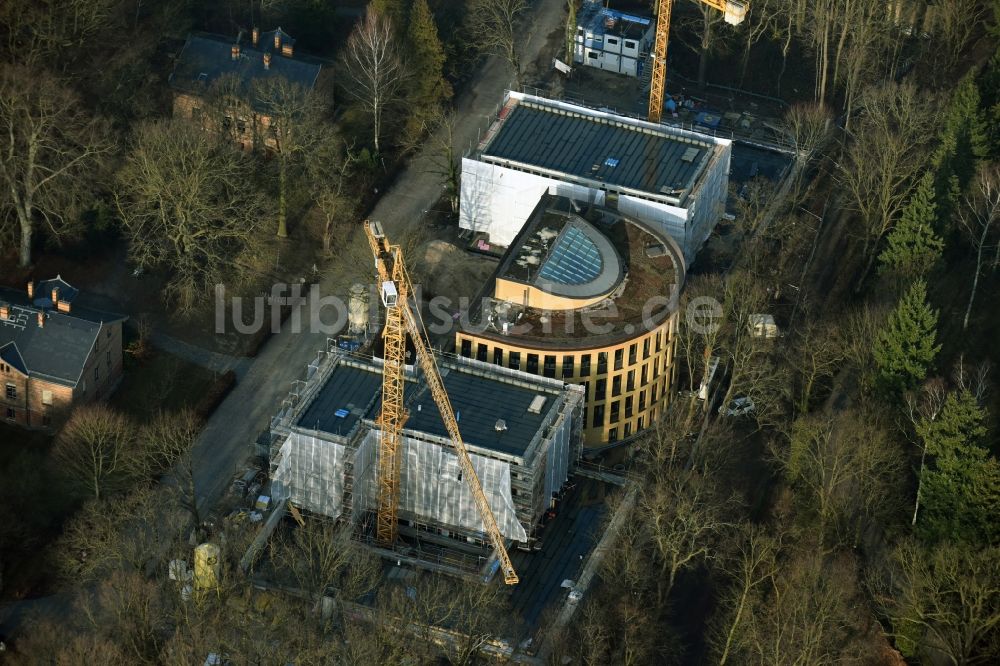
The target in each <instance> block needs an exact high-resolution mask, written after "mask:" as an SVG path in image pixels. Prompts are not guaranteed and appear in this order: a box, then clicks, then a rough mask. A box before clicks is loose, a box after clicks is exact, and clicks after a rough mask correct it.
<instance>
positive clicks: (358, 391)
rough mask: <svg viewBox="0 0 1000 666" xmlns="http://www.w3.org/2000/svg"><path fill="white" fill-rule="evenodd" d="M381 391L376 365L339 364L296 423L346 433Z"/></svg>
mask: <svg viewBox="0 0 1000 666" xmlns="http://www.w3.org/2000/svg"><path fill="white" fill-rule="evenodd" d="M381 391H382V375H381V374H379V373H378V372H376V369H374V368H372V369H365V368H357V367H355V366H353V365H345V364H342V363H341V364H338V365H337V367H336V368H335V369H334V371H333V374H331V375H330V376H329V377H328V378H327V380H326V383H325V384H323V387H322V388H321V389H320V390H319V392H318V393H317V394H316V397H315V398H313V401H312V402H311V403H310V404H309V407H308V409H306V410H305V411H304V412H303V413H302V415H301V416H300V417H299V420H298V421H297V422H296V423H297V425H299V426H301V427H303V428H309V429H310V430H321V431H323V432H328V433H330V434H332V435H347V434H348V433H349V432H351V431H352V430H353V429H354V426H355V425H357V423H358V421H360V420H361V419H362V418H366V417H368V415H369V413H370V412H371V411H372V410H371V407H372V406H373V405H372V403H373V401H374V400H375V399H376V398H377V397H379V398H380V394H381ZM345 412H346V413H345Z"/></svg>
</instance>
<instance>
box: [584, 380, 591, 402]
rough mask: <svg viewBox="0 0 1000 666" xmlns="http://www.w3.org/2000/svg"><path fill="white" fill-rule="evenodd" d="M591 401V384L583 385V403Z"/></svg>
mask: <svg viewBox="0 0 1000 666" xmlns="http://www.w3.org/2000/svg"><path fill="white" fill-rule="evenodd" d="M587 400H590V382H584V383H583V401H584V402H586V401H587Z"/></svg>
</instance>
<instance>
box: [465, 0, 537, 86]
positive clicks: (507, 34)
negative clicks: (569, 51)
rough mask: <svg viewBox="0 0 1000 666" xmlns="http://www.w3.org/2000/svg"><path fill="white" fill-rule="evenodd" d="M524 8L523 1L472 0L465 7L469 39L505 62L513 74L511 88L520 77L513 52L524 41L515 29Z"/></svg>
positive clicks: (525, 5)
mask: <svg viewBox="0 0 1000 666" xmlns="http://www.w3.org/2000/svg"><path fill="white" fill-rule="evenodd" d="M527 9H528V2H527V0H472V3H471V4H470V6H469V30H470V32H471V34H472V36H473V39H474V40H475V42H476V44H477V45H478V46H479V47H480V48H481V49H483V50H484V51H487V52H490V53H494V54H496V55H498V56H500V57H501V58H503V59H504V60H505V61H506V62H507V64H508V65H509V66H510V69H511V72H512V73H513V75H514V84H515V87H517V85H518V84H519V82H520V80H521V74H522V72H521V56H520V54H518V52H517V49H518V46H520V44H521V42H522V40H523V39H524V35H522V34H520V32H519V31H518V29H517V27H518V21H519V19H520V18H521V15H522V14H523V13H524V12H525V11H526V10H527Z"/></svg>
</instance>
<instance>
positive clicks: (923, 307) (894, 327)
mask: <svg viewBox="0 0 1000 666" xmlns="http://www.w3.org/2000/svg"><path fill="white" fill-rule="evenodd" d="M937 322H938V313H937V311H935V310H931V308H930V306H929V305H928V304H927V284H926V283H925V282H924V281H923V280H917V281H916V282H914V283H913V285H911V286H910V288H909V290H908V291H907V292H906V293H905V294H904V295H903V297H902V298H901V299H900V301H899V304H898V305H897V306H896V309H895V310H893V312H892V314H890V315H889V319H888V321H886V324H885V327H884V328H883V329H882V331H881V332H880V333H879V335H878V337H877V338H876V339H875V344H874V348H873V354H874V357H875V371H876V377H875V385H876V388H878V389H879V390H880V391H883V392H885V393H887V394H889V395H891V396H893V397H899V396H901V395H902V394H903V392H904V391H907V390H910V389H912V388H914V387H916V386H917V385H918V384H919V383H920V382H922V381H923V380H924V378H925V377H926V376H927V371H928V369H929V368H930V366H931V363H933V362H934V357H935V356H937V353H938V351H940V350H941V345H935V344H934V339H935V337H936V336H937Z"/></svg>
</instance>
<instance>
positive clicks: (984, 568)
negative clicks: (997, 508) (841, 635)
mask: <svg viewBox="0 0 1000 666" xmlns="http://www.w3.org/2000/svg"><path fill="white" fill-rule="evenodd" d="M998 559H1000V549H998V548H996V547H987V548H982V549H979V550H977V549H975V548H974V547H971V546H969V545H965V544H962V545H958V544H953V543H949V542H944V543H941V544H938V545H936V546H935V547H934V548H933V549H925V548H923V547H921V546H919V545H917V544H916V543H915V542H913V541H911V540H908V541H904V542H903V543H901V544H900V545H899V546H898V547H897V548H896V550H895V552H894V553H893V558H892V565H893V566H892V569H891V570H890V571H889V572H886V575H884V576H872V577H871V578H870V580H869V588H870V589H871V590H872V596H873V597H874V600H875V604H876V606H877V607H878V608H879V610H880V611H882V612H883V613H884V614H885V615H886V616H887V617H888V618H889V620H890V621H891V623H892V625H891V627H890V628H888V629H887V633H889V634H890V635H891V636H892V637H893V638H894V639H895V643H896V646H897V647H898V648H899V649H900V650H901V651H902V652H903V654H904V655H905V656H907V657H911V658H916V657H920V658H921V660H924V659H926V660H928V661H940V662H941V663H949V664H987V663H996V661H997V659H1000V575H998V569H997V566H996V563H997V561H998Z"/></svg>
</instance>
